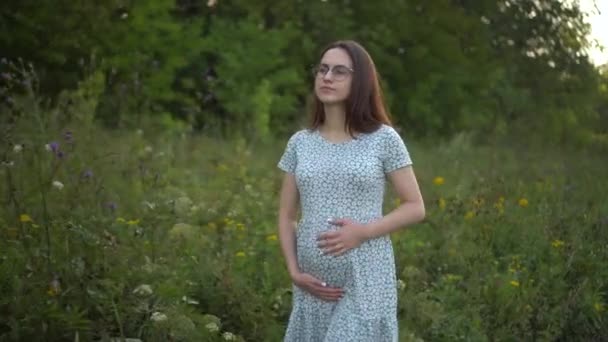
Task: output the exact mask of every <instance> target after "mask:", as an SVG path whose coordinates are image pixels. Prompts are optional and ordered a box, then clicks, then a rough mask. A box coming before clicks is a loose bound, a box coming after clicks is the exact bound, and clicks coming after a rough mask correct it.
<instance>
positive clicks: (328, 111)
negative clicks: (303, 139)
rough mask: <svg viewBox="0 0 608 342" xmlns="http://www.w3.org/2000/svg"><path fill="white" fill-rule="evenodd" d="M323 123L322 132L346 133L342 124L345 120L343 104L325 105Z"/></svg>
mask: <svg viewBox="0 0 608 342" xmlns="http://www.w3.org/2000/svg"><path fill="white" fill-rule="evenodd" d="M324 111H325V122H324V123H323V131H324V132H326V133H330V134H342V133H346V129H345V127H344V122H345V120H346V110H345V108H344V104H342V103H340V104H331V105H325V107H324Z"/></svg>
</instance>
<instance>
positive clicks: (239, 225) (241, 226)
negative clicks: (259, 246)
mask: <svg viewBox="0 0 608 342" xmlns="http://www.w3.org/2000/svg"><path fill="white" fill-rule="evenodd" d="M236 229H238V230H241V231H243V230H245V225H244V224H242V223H237V224H236Z"/></svg>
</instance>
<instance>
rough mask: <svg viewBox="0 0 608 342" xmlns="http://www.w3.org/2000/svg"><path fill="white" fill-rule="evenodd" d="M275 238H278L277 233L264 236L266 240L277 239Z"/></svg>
mask: <svg viewBox="0 0 608 342" xmlns="http://www.w3.org/2000/svg"><path fill="white" fill-rule="evenodd" d="M277 239H278V237H277V234H271V235H268V236H267V237H266V240H268V241H277Z"/></svg>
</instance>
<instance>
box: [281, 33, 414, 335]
mask: <svg viewBox="0 0 608 342" xmlns="http://www.w3.org/2000/svg"><path fill="white" fill-rule="evenodd" d="M314 75H315V82H314V92H315V108H314V111H313V113H312V121H311V124H310V127H308V128H306V129H302V130H300V131H298V132H296V133H295V134H293V135H292V136H291V137H290V139H289V141H288V142H287V146H286V148H285V151H284V153H283V155H282V157H281V159H280V161H279V163H278V167H279V168H280V169H282V170H283V171H285V175H284V178H283V183H282V188H281V195H280V207H279V220H278V221H279V222H278V224H279V236H280V241H281V249H282V252H283V255H284V257H285V261H286V263H287V268H288V270H289V274H290V276H291V279H292V281H293V285H294V286H293V308H292V312H291V315H290V318H289V323H288V327H287V330H286V333H285V341H289V342H292V341H293V342H344V341H349V342H353V341H365V342H384V341H387V342H396V341H397V340H398V327H397V284H396V275H395V261H394V255H393V249H392V244H391V240H390V236H389V234H390V233H391V232H393V231H395V230H397V229H400V228H401V227H405V226H408V225H410V224H413V223H416V222H419V221H421V220H422V219H423V218H424V215H425V210H424V203H423V200H422V196H421V194H420V190H419V188H418V183H417V181H416V177H415V175H414V171H413V169H412V166H411V165H412V161H411V159H410V155H409V153H408V150H407V148H406V146H405V144H404V142H403V140H402V139H401V136H400V135H399V134H398V133H397V132H396V131H395V129H393V127H392V126H391V123H390V120H389V117H388V114H387V113H386V111H385V108H384V103H383V100H382V94H381V90H380V86H379V82H378V77H377V74H376V69H375V66H374V63H373V61H372V59H371V58H370V56H369V54H368V53H367V52H366V51H365V49H364V48H363V47H362V46H361V45H359V44H358V43H356V42H353V41H338V42H335V43H333V44H331V45H329V46H328V47H327V48H326V49H325V50H324V51H323V52H322V54H321V60H320V63H319V64H318V66H317V67H316V68H315V69H314ZM386 179H389V180H390V182H391V183H392V185H393V187H394V189H395V191H396V193H397V194H398V195H399V197H400V199H401V205H400V206H399V207H397V208H396V209H394V210H393V211H392V212H390V213H388V214H387V215H383V213H382V208H383V205H382V202H383V198H384V191H385V182H386ZM298 205H299V206H300V208H301V218H300V219H299V221H298V219H297V212H298Z"/></svg>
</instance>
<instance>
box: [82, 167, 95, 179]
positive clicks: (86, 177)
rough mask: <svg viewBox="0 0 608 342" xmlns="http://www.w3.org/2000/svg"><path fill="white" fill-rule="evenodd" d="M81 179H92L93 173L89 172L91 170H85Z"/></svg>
mask: <svg viewBox="0 0 608 342" xmlns="http://www.w3.org/2000/svg"><path fill="white" fill-rule="evenodd" d="M82 178H84V179H91V178H93V171H91V169H87V170H85V171H84V172H83V173H82Z"/></svg>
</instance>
